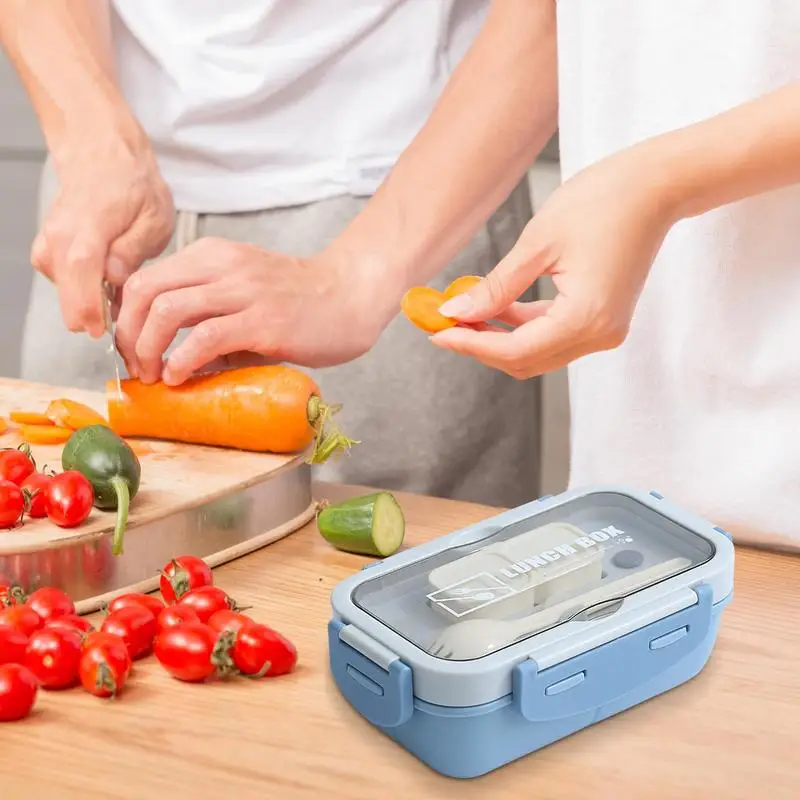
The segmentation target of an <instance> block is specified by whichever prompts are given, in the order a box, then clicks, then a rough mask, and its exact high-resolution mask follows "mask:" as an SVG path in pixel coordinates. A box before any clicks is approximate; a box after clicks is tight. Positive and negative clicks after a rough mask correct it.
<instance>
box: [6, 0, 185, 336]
mask: <svg viewBox="0 0 800 800" xmlns="http://www.w3.org/2000/svg"><path fill="white" fill-rule="evenodd" d="M0 45H2V47H3V49H4V50H5V52H6V53H7V54H8V57H9V59H10V60H11V63H12V65H13V66H14V68H15V70H16V72H17V74H18V75H19V78H20V80H21V82H22V84H23V86H24V87H25V89H26V91H27V93H28V96H29V98H30V101H31V105H32V106H33V109H34V112H35V113H36V116H37V118H38V120H39V124H40V126H41V130H42V133H43V135H44V138H45V141H46V144H47V148H48V150H49V152H50V155H51V157H52V160H53V166H54V168H55V171H56V175H57V178H58V182H59V189H60V191H59V195H58V197H57V198H56V200H55V202H54V203H53V205H52V207H51V208H50V209H49V211H48V214H47V216H46V218H45V221H44V225H43V228H42V231H40V233H39V235H38V236H37V238H36V240H35V242H34V244H33V247H32V251H31V261H32V263H33V265H34V266H35V267H36V268H37V269H38V270H40V271H41V272H42V273H44V274H45V275H47V277H48V278H50V279H51V280H53V281H54V282H55V283H56V285H57V286H58V290H59V296H60V300H61V309H62V313H63V316H64V320H65V323H66V325H67V326H68V327H69V328H70V330H73V331H81V330H86V331H88V332H89V333H91V334H92V335H95V336H99V335H100V334H102V332H103V328H104V325H103V317H102V305H101V292H100V287H101V281H102V278H103V277H106V278H107V279H108V280H110V281H111V282H112V283H113V284H116V285H121V284H122V283H123V282H124V280H125V278H127V276H128V274H129V273H130V272H131V271H133V270H134V269H136V268H137V267H138V266H139V265H140V264H141V262H142V261H143V260H144V259H145V258H148V257H152V256H155V255H158V254H159V253H160V252H161V251H162V250H163V248H164V246H165V245H166V244H167V242H168V240H169V236H170V234H171V231H172V224H173V209H172V198H171V196H170V193H169V190H168V189H167V187H166V186H165V185H164V183H163V182H162V180H161V177H160V175H159V174H158V169H157V166H156V164H155V159H154V157H153V154H152V151H151V148H150V143H149V142H148V140H147V136H146V135H145V132H144V131H143V130H142V128H141V126H140V125H139V123H138V121H137V120H136V119H135V117H134V115H133V114H132V112H131V111H130V109H129V108H128V106H127V104H126V103H125V100H124V98H123V97H122V95H121V93H120V91H119V89H118V88H117V85H116V80H115V74H114V64H113V57H112V48H111V26H110V16H109V4H108V0H2V2H0Z"/></svg>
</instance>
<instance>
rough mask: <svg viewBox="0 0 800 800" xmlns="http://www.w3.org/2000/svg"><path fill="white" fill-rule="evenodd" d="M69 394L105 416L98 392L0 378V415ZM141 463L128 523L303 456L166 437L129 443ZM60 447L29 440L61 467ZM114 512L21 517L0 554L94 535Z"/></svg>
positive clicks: (221, 491)
mask: <svg viewBox="0 0 800 800" xmlns="http://www.w3.org/2000/svg"><path fill="white" fill-rule="evenodd" d="M60 397H68V398H70V399H72V400H77V401H79V402H81V403H85V404H86V405H88V406H90V407H91V408H94V409H95V410H97V411H99V412H100V413H101V414H103V415H104V416H106V413H107V412H106V403H105V397H104V396H103V395H102V394H99V393H95V392H88V391H84V390H78V389H67V388H60V387H54V386H47V385H44V384H34V383H29V382H25V381H19V380H13V379H8V378H2V379H0V417H5V418H7V417H8V414H9V412H11V411H12V410H22V411H40V412H44V410H45V409H46V408H47V404H48V403H49V402H50V401H51V400H53V399H56V398H60ZM19 443H20V438H19V435H18V433H17V431H16V430H15V429H13V428H12V429H9V431H8V432H6V433H5V434H4V435H2V436H0V447H16V446H17V445H18V444H19ZM131 444H132V446H133V447H134V450H135V452H136V453H137V456H138V457H139V460H140V462H141V464H142V482H141V487H140V489H139V493H138V495H137V496H136V498H135V499H134V500H133V502H132V503H131V513H130V517H129V523H128V528H129V529H132V528H135V527H136V526H137V525H140V524H142V523H145V522H150V521H152V520H154V519H160V518H162V517H165V516H167V515H169V514H172V513H175V512H178V511H181V510H183V509H186V508H191V507H193V506H196V505H199V504H200V503H206V502H211V501H213V500H215V499H216V498H218V497H222V496H224V495H227V494H230V493H232V492H234V491H236V490H239V489H244V488H247V487H248V486H251V485H253V484H254V483H257V482H259V481H262V480H264V479H265V478H267V477H268V476H270V475H274V474H276V473H277V472H279V471H280V470H284V469H287V468H291V467H292V466H296V465H298V463H300V462H302V460H303V458H304V457H305V456H304V455H301V456H295V457H293V456H279V455H272V454H269V453H251V452H243V451H238V450H228V449H223V448H213V447H199V446H197V445H188V444H178V443H172V442H164V441H143V440H136V441H132V442H131ZM62 449H63V448H62V446H61V445H58V446H42V445H32V446H31V450H32V451H33V455H34V457H35V459H36V461H37V464H38V465H39V466H44V465H45V464H47V465H50V466H52V467H53V468H54V469H56V471H60V470H61V451H62ZM114 518H115V517H114V514H113V513H108V512H102V511H98V510H97V509H94V510H93V511H92V514H91V516H90V517H89V519H88V520H87V521H86V523H85V524H83V525H81V526H80V527H79V528H75V529H72V530H69V529H64V528H58V527H57V526H55V525H53V524H52V523H51V522H49V521H48V520H46V519H45V520H32V519H27V518H26V520H25V524H24V526H22V527H21V528H19V529H16V530H12V531H3V532H2V535H0V554H2V553H23V552H26V551H29V550H37V549H39V548H41V547H42V545H43V544H47V543H49V542H54V541H59V540H64V539H70V540H76V541H79V540H81V539H83V538H94V537H96V536H97V535H98V534H99V533H103V532H107V531H110V530H112V529H113V527H114Z"/></svg>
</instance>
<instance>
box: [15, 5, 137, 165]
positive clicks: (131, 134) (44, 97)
mask: <svg viewBox="0 0 800 800" xmlns="http://www.w3.org/2000/svg"><path fill="white" fill-rule="evenodd" d="M0 43H2V45H3V48H4V49H5V51H6V52H7V54H8V56H9V58H10V60H11V62H12V64H13V65H14V68H15V69H16V71H17V74H18V75H19V77H20V80H21V81H22V83H23V85H24V87H25V89H26V91H27V93H28V96H29V97H30V100H31V104H32V106H33V109H34V111H35V113H36V115H37V117H38V119H39V123H40V125H41V128H42V132H43V134H44V137H45V140H46V142H47V146H48V149H50V151H51V152H52V153H53V154H54V156H55V157H56V160H58V154H59V152H60V151H61V149H62V148H68V147H69V143H70V142H73V141H80V140H81V139H83V140H85V139H86V138H87V137H91V136H92V135H93V133H94V132H95V131H99V132H104V133H105V132H113V133H114V134H115V135H116V136H119V137H122V138H123V139H125V140H130V141H131V142H133V141H135V140H138V139H140V138H141V136H142V132H141V129H140V127H139V126H138V124H137V123H136V121H135V119H134V118H133V115H132V114H131V113H130V111H129V110H128V108H127V105H126V104H125V102H124V100H123V99H122V97H121V95H120V93H119V91H118V89H117V87H116V83H115V76H114V68H113V58H112V53H111V31H110V19H109V8H108V2H107V0H2V3H0Z"/></svg>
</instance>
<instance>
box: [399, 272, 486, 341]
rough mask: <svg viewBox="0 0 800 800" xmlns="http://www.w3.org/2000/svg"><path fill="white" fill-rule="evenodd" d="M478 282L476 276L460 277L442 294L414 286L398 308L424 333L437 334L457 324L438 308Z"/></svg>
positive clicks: (478, 278)
mask: <svg viewBox="0 0 800 800" xmlns="http://www.w3.org/2000/svg"><path fill="white" fill-rule="evenodd" d="M480 281H481V279H480V277H479V276H477V275H462V276H461V277H459V278H456V279H455V280H454V281H453V282H452V283H451V284H450V285H449V286H448V287H447V288H446V289H445V290H444V291H443V292H440V291H439V290H438V289H433V288H432V287H430V286H414V287H412V288H411V289H409V290H408V291H407V292H406V293H405V295H404V296H403V299H402V300H401V301H400V308H401V309H402V311H403V313H404V314H405V315H406V317H408V319H409V320H411V322H413V323H414V324H415V325H416V326H417V327H418V328H421V329H422V330H423V331H425V332H426V333H438V332H439V331H443V330H447V328H454V327H455V326H456V325H458V324H459V323H458V322H457V321H456V320H454V319H450V318H449V317H445V316H443V315H442V314H440V313H439V308H441V306H442V305H444V303H445V302H446V301H447V300H449V299H451V298H453V297H456V296H457V295H459V294H464V292H466V291H469V290H470V289H471V288H472V287H473V286H476V285H477V284H478V283H480Z"/></svg>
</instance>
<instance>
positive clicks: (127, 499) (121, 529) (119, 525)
mask: <svg viewBox="0 0 800 800" xmlns="http://www.w3.org/2000/svg"><path fill="white" fill-rule="evenodd" d="M110 483H111V486H112V487H113V489H114V492H115V493H116V495H117V522H116V525H115V526H114V538H113V540H112V545H111V552H112V553H113V554H114V555H115V556H121V555H122V553H123V537H124V535H125V526H126V525H127V524H128V509H129V507H130V503H131V493H130V491H129V489H128V482H127V481H126V480H125V478H123V477H122V476H121V475H114V476H112V478H111V481H110Z"/></svg>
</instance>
